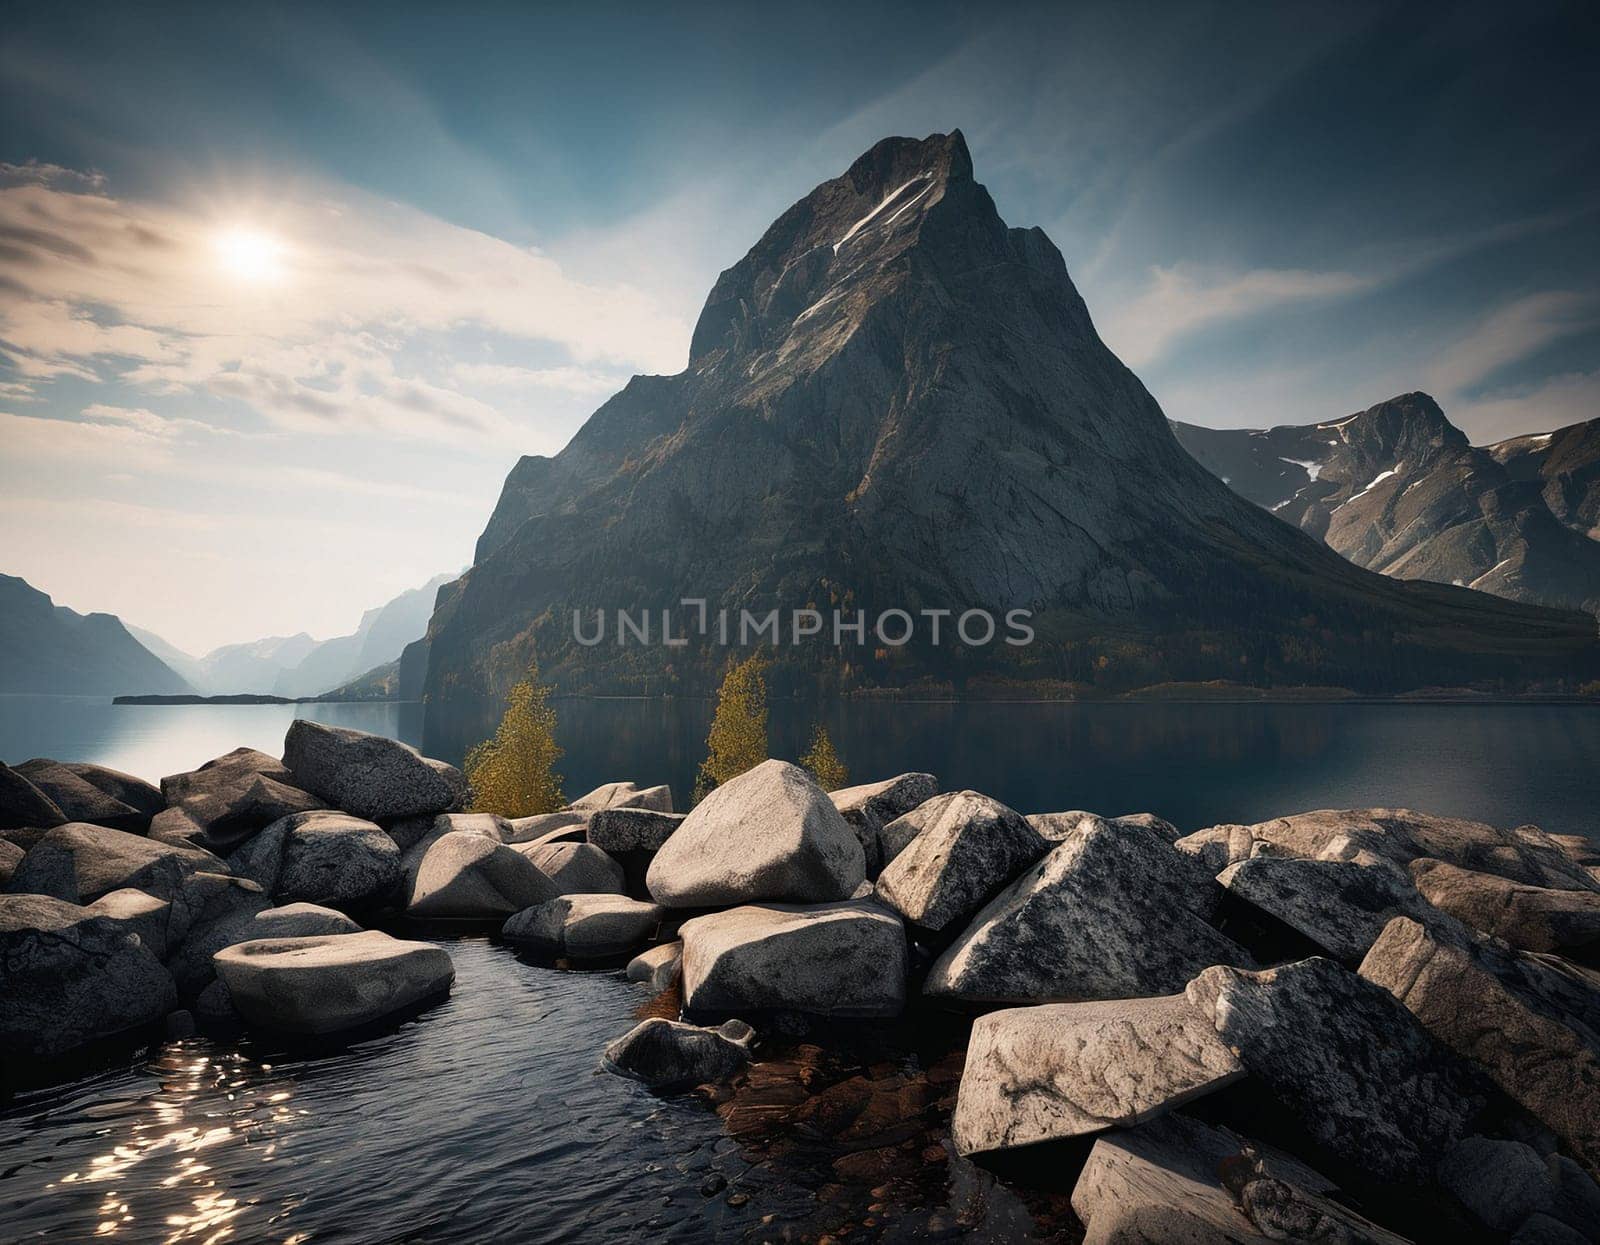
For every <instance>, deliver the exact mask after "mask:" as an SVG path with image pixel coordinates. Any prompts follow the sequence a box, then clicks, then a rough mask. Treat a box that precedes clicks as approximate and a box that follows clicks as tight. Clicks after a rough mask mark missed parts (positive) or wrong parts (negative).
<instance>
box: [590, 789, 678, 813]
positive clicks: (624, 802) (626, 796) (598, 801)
mask: <svg viewBox="0 0 1600 1245" xmlns="http://www.w3.org/2000/svg"><path fill="white" fill-rule="evenodd" d="M567 808H569V809H575V810H577V811H579V812H595V811H597V810H599V809H602V808H648V809H653V810H655V811H656V812H658V813H670V812H671V811H672V788H671V787H668V786H666V785H665V784H663V785H661V786H656V787H641V786H640V785H639V784H638V783H636V782H608V783H605V784H604V785H602V786H599V787H596V788H595V789H594V790H593V791H591V792H589V794H588V795H584V796H579V797H578V798H577V799H576V800H574V801H573V802H572V803H571V804H569V805H567Z"/></svg>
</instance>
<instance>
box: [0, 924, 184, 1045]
mask: <svg viewBox="0 0 1600 1245" xmlns="http://www.w3.org/2000/svg"><path fill="white" fill-rule="evenodd" d="M0 966H3V971H4V982H5V987H4V989H0V1065H4V1064H8V1063H10V1062H11V1061H13V1060H27V1059H48V1058H53V1057H56V1056H59V1055H62V1054H65V1053H66V1052H68V1051H70V1050H72V1049H73V1048H75V1047H78V1046H82V1045H83V1044H84V1043H86V1042H91V1041H95V1040H97V1039H100V1038H106V1037H111V1036H114V1035H116V1034H118V1033H122V1032H124V1031H126V1030H129V1029H134V1028H138V1027H140V1026H143V1025H147V1024H151V1023H153V1022H155V1021H158V1020H160V1019H161V1018H162V1017H163V1016H165V1015H166V1014H167V1012H169V1011H170V1010H171V1009H172V1008H173V1007H174V1006H175V1005H176V1003H177V997H178V992H177V988H176V987H175V986H174V985H173V982H172V977H171V976H170V975H169V974H168V973H167V970H166V969H165V968H163V967H162V965H161V961H160V960H159V959H157V958H156V955H155V953H154V952H152V951H151V949H150V948H149V947H147V946H145V945H144V943H143V942H142V941H141V940H140V939H139V938H138V936H137V935H136V934H135V933H133V932H132V930H131V929H130V928H129V926H128V925H127V924H126V923H125V922H124V921H122V920H119V919H116V918H115V917H112V916H108V915H105V914H103V913H100V912H94V911H91V910H89V909H87V908H83V907H80V906H78V905H77V904H72V903H67V902H64V901H63V900H60V899H52V898H49V897H48V896H44V895H3V896H0Z"/></svg>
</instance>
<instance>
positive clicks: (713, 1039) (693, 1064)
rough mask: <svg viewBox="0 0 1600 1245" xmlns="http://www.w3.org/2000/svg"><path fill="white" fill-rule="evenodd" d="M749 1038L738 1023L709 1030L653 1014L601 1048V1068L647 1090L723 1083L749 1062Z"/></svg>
mask: <svg viewBox="0 0 1600 1245" xmlns="http://www.w3.org/2000/svg"><path fill="white" fill-rule="evenodd" d="M751 1036H752V1032H751V1029H750V1026H749V1025H747V1024H745V1023H743V1022H742V1021H738V1020H730V1021H727V1022H726V1023H725V1024H723V1025H721V1026H719V1027H718V1028H715V1029H710V1028H702V1027H701V1026H699V1025H691V1024H685V1023H683V1022H682V1021H679V1020H666V1019H664V1018H662V1017H660V1016H654V1017H651V1018H650V1019H649V1020H644V1021H641V1022H640V1023H639V1024H637V1025H635V1026H634V1027H633V1028H632V1029H629V1030H628V1032H627V1033H625V1034H623V1035H622V1036H621V1037H619V1038H618V1039H617V1040H616V1041H615V1042H612V1043H611V1044H610V1045H609V1046H607V1047H606V1050H605V1057H604V1066H605V1068H606V1070H607V1071H610V1072H615V1073H617V1074H618V1075H619V1076H626V1077H631V1078H632V1079H633V1080H635V1081H643V1082H644V1083H645V1084H646V1085H648V1086H650V1088H651V1089H676V1088H680V1087H683V1086H689V1085H700V1084H704V1083H707V1082H714V1081H724V1080H727V1078H728V1077H730V1076H732V1075H733V1074H734V1073H735V1072H738V1071H739V1070H740V1069H741V1068H743V1067H744V1066H745V1064H747V1063H749V1062H750V1039H751Z"/></svg>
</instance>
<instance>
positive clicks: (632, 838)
mask: <svg viewBox="0 0 1600 1245" xmlns="http://www.w3.org/2000/svg"><path fill="white" fill-rule="evenodd" d="M686 816H687V814H685V813H658V812H656V811H655V810H654V809H649V808H603V809H600V810H599V811H597V812H595V813H594V814H592V815H591V816H590V818H589V829H588V838H589V842H591V843H593V844H594V845H595V846H596V847H599V848H603V849H605V850H606V851H608V852H658V851H660V850H661V848H662V845H663V844H665V843H666V841H667V840H668V839H670V838H671V837H672V835H673V833H674V832H675V831H676V830H677V829H678V827H679V826H681V825H682V824H683V820H684V818H685V817H686Z"/></svg>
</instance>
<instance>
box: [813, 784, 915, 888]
mask: <svg viewBox="0 0 1600 1245" xmlns="http://www.w3.org/2000/svg"><path fill="white" fill-rule="evenodd" d="M938 794H939V780H938V779H937V778H935V777H934V776H933V775H932V774H901V775H899V776H897V777H895V778H889V779H886V780H884V781H883V782H869V783H863V784H862V785H860V786H855V787H843V788H841V789H840V790H838V791H830V792H829V793H828V798H829V799H830V800H832V801H833V806H834V807H835V808H836V809H838V810H839V815H840V816H841V817H843V818H844V819H845V822H846V823H847V824H848V825H849V826H850V828H851V829H852V830H854V831H855V832H856V838H857V839H859V840H860V841H861V850H862V851H863V852H864V853H865V855H866V862H867V876H868V877H871V878H875V877H877V876H878V873H879V871H880V870H881V869H882V868H883V866H884V865H885V864H887V863H888V862H887V860H886V859H885V858H884V853H883V844H882V842H881V841H880V835H881V834H882V832H883V827H885V826H886V825H888V824H889V823H890V822H891V821H894V820H895V819H896V818H898V817H903V816H905V815H906V814H907V813H909V812H910V811H911V810H912V809H914V808H916V807H917V805H919V804H923V803H926V802H927V801H928V800H931V799H932V798H933V797H934V796H936V795H938Z"/></svg>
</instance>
